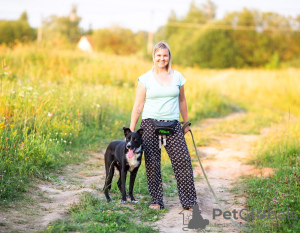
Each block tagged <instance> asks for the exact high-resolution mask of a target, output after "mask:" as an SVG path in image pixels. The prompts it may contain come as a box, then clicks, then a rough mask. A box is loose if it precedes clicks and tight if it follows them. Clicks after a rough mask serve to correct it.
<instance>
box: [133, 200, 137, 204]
mask: <svg viewBox="0 0 300 233" xmlns="http://www.w3.org/2000/svg"><path fill="white" fill-rule="evenodd" d="M131 203H134V204H137V203H139V201H137V200H132V201H131Z"/></svg>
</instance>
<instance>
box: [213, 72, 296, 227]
mask: <svg viewBox="0 0 300 233" xmlns="http://www.w3.org/2000/svg"><path fill="white" fill-rule="evenodd" d="M208 82H209V83H210V85H212V86H214V88H215V90H216V89H217V90H218V91H220V92H221V93H222V95H224V96H226V97H227V98H228V99H229V100H230V101H232V102H235V103H237V104H238V105H239V106H240V107H241V108H243V109H244V111H245V112H246V114H245V115H244V116H243V117H240V118H239V119H229V120H227V121H225V122H222V123H220V124H219V125H218V126H216V127H215V129H216V130H218V131H222V132H231V133H256V134H259V133H260V132H263V131H261V130H262V129H264V127H272V128H271V130H270V131H269V132H268V133H267V134H265V135H264V136H263V137H261V139H260V140H259V141H258V143H257V145H256V147H255V148H254V149H253V152H252V153H253V155H254V157H253V159H252V160H251V161H250V162H252V164H254V165H256V166H259V167H272V168H273V169H274V170H275V174H274V175H273V176H271V177H268V178H265V177H262V178H256V177H252V178H250V179H247V180H246V181H245V182H246V184H247V186H248V188H247V190H246V193H247V203H248V208H249V209H251V208H253V209H254V210H255V211H256V210H262V211H266V212H268V211H273V212H272V213H271V214H270V216H271V217H270V218H268V217H266V218H264V219H260V218H255V219H254V220H253V221H251V222H249V226H250V227H252V228H253V229H254V230H256V231H257V232H267V231H270V232H299V231H300V225H299V220H298V219H299V218H300V213H299V208H300V201H299V194H300V192H299V188H300V180H299V177H300V169H299V160H300V140H299V138H300V127H299V126H300V121H299V117H300V100H299V95H300V79H299V70H294V69H289V70H276V71H266V70H252V71H251V70H241V71H232V70H228V71H223V72H222V73H221V74H218V75H216V76H215V77H214V78H212V79H210V80H208ZM287 211H290V212H293V211H295V213H296V217H297V219H291V218H289V217H288V214H287ZM280 212H285V214H284V215H283V214H282V213H281V214H280ZM275 213H276V215H277V217H275ZM271 218H272V219H271Z"/></svg>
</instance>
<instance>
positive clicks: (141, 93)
mask: <svg viewBox="0 0 300 233" xmlns="http://www.w3.org/2000/svg"><path fill="white" fill-rule="evenodd" d="M145 98H146V88H145V87H144V86H143V84H142V83H141V82H139V83H138V86H137V90H136V97H135V102H134V105H133V109H132V113H131V121H130V127H129V128H130V130H131V131H132V132H134V129H135V125H136V123H137V121H138V119H139V117H140V114H141V112H142V111H143V108H144V103H145Z"/></svg>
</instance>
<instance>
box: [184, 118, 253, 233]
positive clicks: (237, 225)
mask: <svg viewBox="0 0 300 233" xmlns="http://www.w3.org/2000/svg"><path fill="white" fill-rule="evenodd" d="M191 124H192V123H191V122H189V121H188V122H186V123H185V124H184V125H183V126H182V132H184V129H185V128H186V127H187V126H191ZM189 132H190V133H191V136H192V140H193V144H194V147H195V152H196V155H197V158H198V161H199V164H200V167H201V170H202V172H203V175H204V177H205V179H206V182H207V184H208V187H209V189H210V191H211V192H212V194H213V196H214V198H215V201H216V202H217V204H218V206H219V207H220V209H221V210H222V211H223V213H224V212H225V208H224V207H223V206H222V204H221V202H220V201H219V199H218V198H217V196H216V194H215V192H214V190H213V189H212V187H211V185H210V183H209V181H208V178H207V175H206V173H205V171H204V168H203V166H202V163H201V160H200V156H199V155H198V151H197V147H196V144H195V140H194V136H193V133H192V130H191V129H190V130H189ZM229 220H230V221H231V222H232V223H233V224H234V225H235V226H236V227H238V228H239V229H241V230H243V231H246V232H255V231H252V230H250V229H248V228H245V227H241V226H240V225H239V224H238V223H236V222H235V221H234V220H233V219H232V218H230V219H229Z"/></svg>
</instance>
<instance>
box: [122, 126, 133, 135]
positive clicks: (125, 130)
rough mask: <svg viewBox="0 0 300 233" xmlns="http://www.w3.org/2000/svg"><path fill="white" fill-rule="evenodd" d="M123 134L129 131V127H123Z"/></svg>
mask: <svg viewBox="0 0 300 233" xmlns="http://www.w3.org/2000/svg"><path fill="white" fill-rule="evenodd" d="M123 130H124V134H125V136H126V135H127V134H129V133H130V132H131V130H130V129H129V128H126V127H123Z"/></svg>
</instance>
